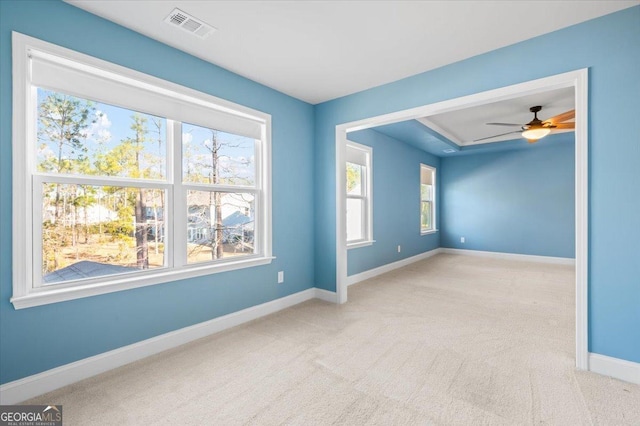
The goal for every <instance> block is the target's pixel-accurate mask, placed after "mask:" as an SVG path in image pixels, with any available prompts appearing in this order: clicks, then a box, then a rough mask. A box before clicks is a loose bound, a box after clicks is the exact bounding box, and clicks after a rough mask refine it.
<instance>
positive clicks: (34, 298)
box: [10, 32, 274, 309]
mask: <svg viewBox="0 0 640 426" xmlns="http://www.w3.org/2000/svg"><path fill="white" fill-rule="evenodd" d="M12 47H13V53H12V58H13V106H12V108H13V122H12V127H13V135H12V139H13V146H12V149H13V154H12V157H13V158H12V167H13V185H12V190H13V198H12V201H13V203H12V204H13V242H12V244H13V247H12V254H13V265H14V267H13V295H12V297H11V299H10V300H11V303H12V304H13V306H14V308H15V309H21V308H27V307H31V306H39V305H44V304H49V303H56V302H61V301H66V300H73V299H78V298H83V297H89V296H94V295H99V294H105V293H111V292H115V291H122V290H127V289H132V288H137V287H143V286H148V285H155V284H160V283H165V282H170V281H176V280H182V279H188V278H193V277H198V276H202V275H209V274H214V273H219V272H225V271H231V270H236V269H242V268H247V267H252V266H258V265H266V264H269V263H271V261H272V259H274V257H273V256H272V230H271V222H272V221H271V194H272V191H271V115H269V114H266V113H264V112H261V111H257V110H254V109H252V108H248V107H245V106H242V105H238V104H235V103H233V102H230V101H227V100H224V99H220V98H217V97H215V96H212V95H209V94H206V93H203V92H200V91H196V90H194V89H190V88H187V87H185V86H181V85H179V84H176V83H172V82H169V81H166V80H163V79H160V78H157V77H153V76H150V75H148V74H144V73H141V72H139V71H135V70H132V69H129V68H126V67H123V66H120V65H116V64H113V63H110V62H107V61H104V60H101V59H97V58H95V57H92V56H89V55H85V54H82V53H79V52H76V51H73V50H70V49H67V48H64V47H61V46H57V45H55V44H52V43H48V42H45V41H42V40H39V39H36V38H33V37H29V36H26V35H23V34H20V33H17V32H12ZM32 52H33V53H32ZM36 52H37V53H38V54H44V55H50V56H55V57H57V58H61V62H64V61H66V62H67V63H69V61H71V63H73V64H74V66H78V67H79V68H78V69H83V70H84V69H87V70H90V72H92V73H95V75H96V76H98V77H101V78H111V79H113V81H117V82H122V81H126V84H129V85H137V86H136V87H140V88H144V89H145V90H147V91H149V92H150V93H152V94H158V95H159V96H163V97H165V98H167V99H169V102H170V103H171V102H173V101H175V102H176V104H181V105H185V103H187V104H189V105H194V108H198V109H200V110H203V109H204V110H206V109H210V110H211V113H212V115H217V116H218V117H219V116H230V117H234V119H235V120H236V121H238V120H246V121H247V122H252V123H254V122H255V123H254V125H255V126H259V127H256V128H259V132H260V135H261V139H260V142H258V143H256V152H255V157H256V162H255V166H256V171H255V173H256V175H255V177H256V183H255V186H252V187H248V186H243V185H221V184H215V185H213V184H211V185H209V184H204V185H203V184H192V183H188V182H183V180H182V179H183V176H182V154H181V150H182V135H181V123H180V122H179V121H177V120H172V117H166V116H164V117H163V118H165V119H166V120H167V143H166V149H167V152H166V162H167V164H166V177H165V179H164V180H152V179H145V180H142V179H140V180H137V179H134V178H119V177H105V176H76V175H64V174H60V175H57V176H53V177H52V176H51V174H47V175H46V176H45V175H43V174H41V173H39V172H37V170H36V155H35V152H34V151H33V146H34V145H35V139H34V138H35V137H36V136H35V134H36V132H37V117H36V113H35V111H36V109H37V100H36V99H35V96H34V93H35V92H36V90H35V85H33V84H32V82H31V77H32V71H31V68H30V57H31V55H32V54H36ZM44 88H45V89H49V90H54V91H55V90H57V89H56V88H55V87H44ZM58 90H59V89H58ZM68 94H69V95H73V96H77V97H80V98H85V99H91V100H96V101H99V102H100V101H101V100H100V99H95V98H92V97H91V95H90V94H88V93H68ZM34 102H36V103H35V105H34ZM126 105H127V100H126V99H123V100H122V102H119V105H118V106H121V107H123V108H127V109H133V108H131V107H127V106H126ZM140 112H145V113H150V114H154V111H140ZM185 122H186V120H185ZM179 123H180V124H179ZM189 124H191V123H189ZM195 124H196V125H199V126H203V125H204V126H206V123H202V122H201V121H199V122H197V123H195ZM169 132H172V135H173V143H170V138H169V137H168V136H169ZM43 181H44V182H54V183H55V182H60V183H76V184H93V185H104V184H108V185H122V186H127V187H144V188H150V189H162V190H165V191H166V197H167V202H166V206H165V207H166V209H167V212H166V213H167V216H168V218H169V220H167V223H166V228H165V232H166V233H167V235H168V236H169V237H168V239H169V241H170V243H169V244H172V247H173V248H171V247H170V248H169V249H166V250H165V266H163V267H159V268H154V269H149V270H141V271H135V272H132V273H126V274H117V275H116V274H114V275H105V276H102V277H96V278H88V279H83V280H76V281H70V282H68V283H59V284H55V285H50V286H40V285H36V284H40V281H41V280H38V279H34V278H35V277H34V275H35V271H36V270H37V269H40V268H41V260H42V238H41V235H42V234H41V232H40V230H41V227H42V223H39V222H41V221H42V219H41V218H42V204H41V198H42V190H41V183H42V182H43ZM36 185H39V186H40V187H38V186H36ZM36 189H37V190H38V191H36ZM189 189H197V190H205V191H206V190H213V191H222V192H252V193H255V194H257V195H256V199H257V202H256V206H255V221H256V225H255V227H256V229H257V230H258V232H256V234H255V236H254V238H255V239H256V240H255V246H256V253H254V254H249V255H246V256H242V257H241V258H240V259H235V258H230V259H224V258H223V259H219V260H215V261H212V262H206V263H193V264H187V262H186V252H185V253H184V254H182V253H181V247H182V246H181V240H184V241H185V242H186V229H185V231H184V232H180V231H179V229H178V228H176V227H177V226H181V225H180V224H182V223H185V224H186V223H187V222H186V220H187V218H186V216H187V211H186V210H187V209H186V206H187V200H186V194H187V191H188V190H189ZM38 192H39V195H38ZM182 207H184V208H182ZM183 210H184V211H183ZM38 217H39V218H40V219H39V220H36V218H38ZM185 247H186V245H185ZM180 256H182V257H183V258H184V262H183V263H179V262H181V261H180ZM167 257H168V258H167ZM37 262H40V263H37ZM177 262H178V263H177Z"/></svg>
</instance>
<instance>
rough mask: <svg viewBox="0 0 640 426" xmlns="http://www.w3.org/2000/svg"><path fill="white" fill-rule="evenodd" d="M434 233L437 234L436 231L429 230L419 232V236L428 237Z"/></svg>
mask: <svg viewBox="0 0 640 426" xmlns="http://www.w3.org/2000/svg"><path fill="white" fill-rule="evenodd" d="M436 232H438V230H437V229H431V230H429V231H420V235H429V234H435V233H436Z"/></svg>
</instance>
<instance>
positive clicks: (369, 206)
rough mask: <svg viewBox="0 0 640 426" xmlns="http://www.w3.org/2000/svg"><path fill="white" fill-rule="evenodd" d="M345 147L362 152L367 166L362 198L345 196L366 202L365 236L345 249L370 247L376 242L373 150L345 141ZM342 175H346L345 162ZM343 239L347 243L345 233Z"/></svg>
mask: <svg viewBox="0 0 640 426" xmlns="http://www.w3.org/2000/svg"><path fill="white" fill-rule="evenodd" d="M347 146H348V147H351V148H353V149H357V150H360V151H364V153H365V155H366V158H367V164H366V165H365V178H364V182H365V183H364V184H365V188H364V195H362V196H349V195H348V194H347V195H346V198H360V199H364V200H366V203H365V208H366V210H367V211H366V214H365V222H366V223H365V225H364V231H365V236H364V238H362V239H360V240H354V241H351V242H347V249H355V248H360V247H366V246H370V245H372V244H373V243H375V242H376V241H375V240H374V239H373V148H371V147H370V146H367V145H362V144H359V143H357V142H353V141H349V140H348V141H347ZM344 174H345V175H346V162H345V170H344ZM345 206H346V199H345ZM345 212H346V210H345ZM345 214H346V213H345ZM344 239H345V241H347V236H346V233H345V237H344Z"/></svg>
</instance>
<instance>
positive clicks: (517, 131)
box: [473, 130, 522, 142]
mask: <svg viewBox="0 0 640 426" xmlns="http://www.w3.org/2000/svg"><path fill="white" fill-rule="evenodd" d="M512 133H522V130H516V131H515V132H507V133H501V134H499V135H493V136H487V137H486V138H480V139H474V140H473V141H474V142H479V141H483V140H485V139H493V138H497V137H498V136H504V135H510V134H512Z"/></svg>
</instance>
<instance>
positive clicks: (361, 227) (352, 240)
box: [346, 141, 373, 248]
mask: <svg viewBox="0 0 640 426" xmlns="http://www.w3.org/2000/svg"><path fill="white" fill-rule="evenodd" d="M371 157H372V149H371V147H369V146H366V145H361V144H358V143H355V142H351V141H348V142H347V149H346V182H347V188H346V194H347V200H346V206H347V221H346V224H347V248H356V247H362V246H365V245H370V244H372V243H373V220H372V172H371V164H372V159H371Z"/></svg>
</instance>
